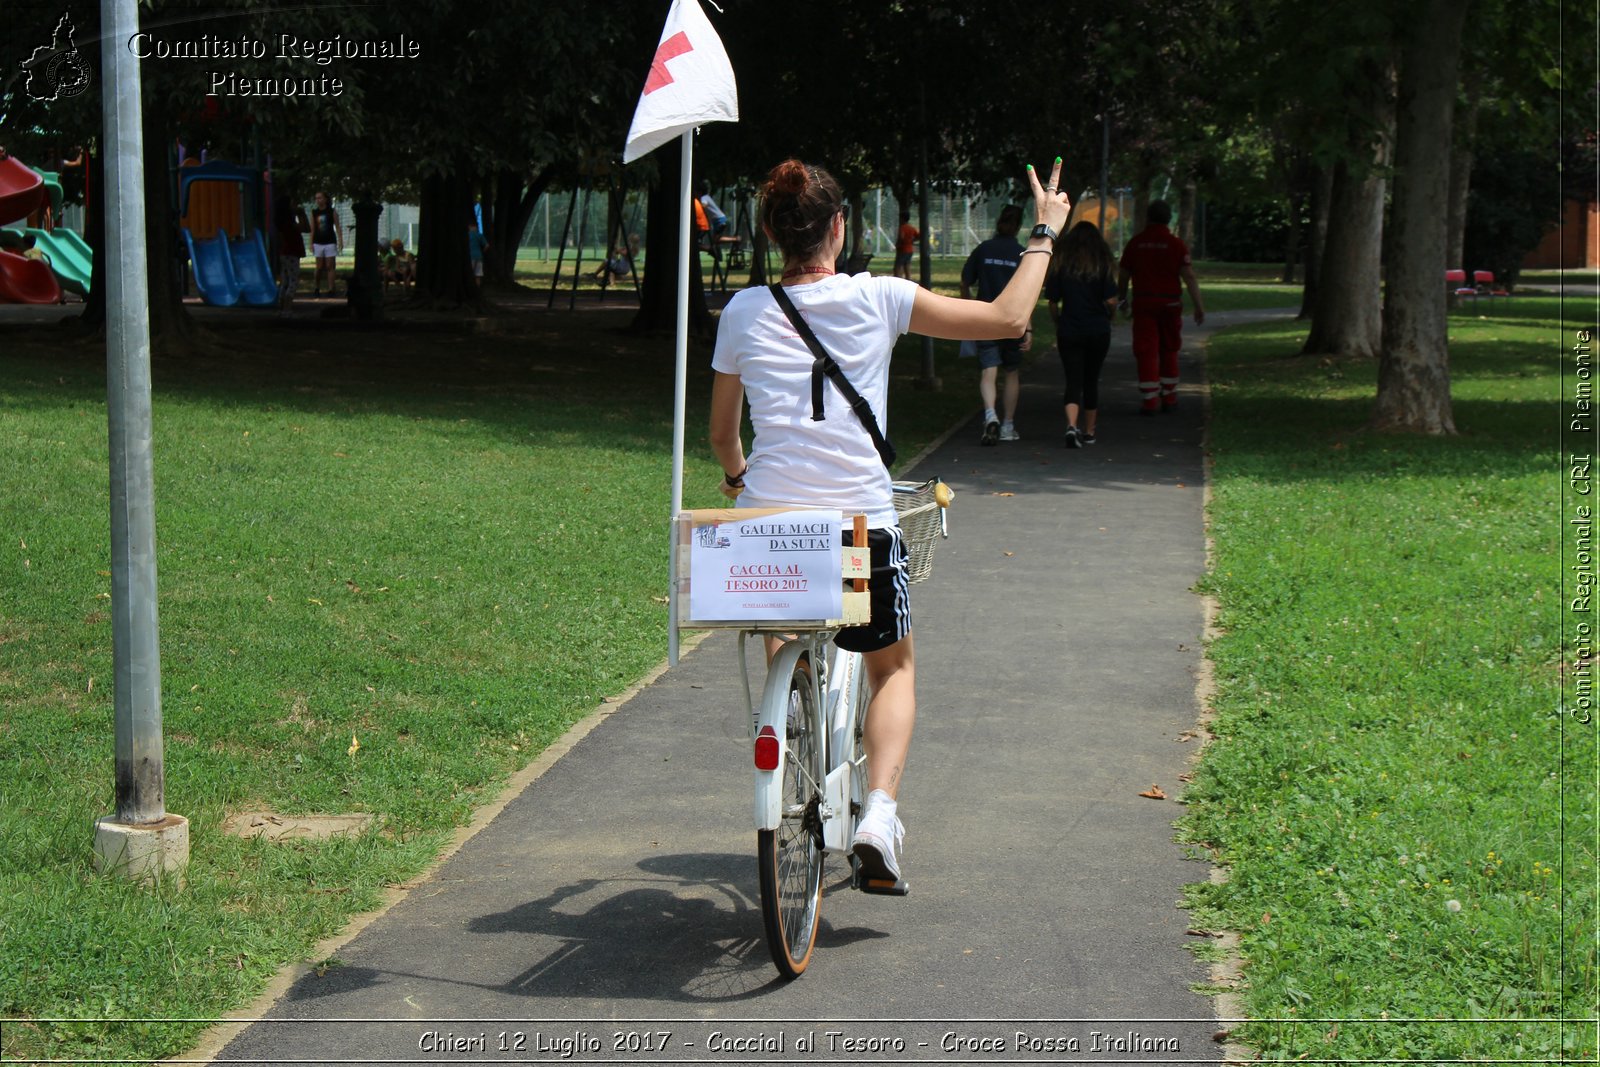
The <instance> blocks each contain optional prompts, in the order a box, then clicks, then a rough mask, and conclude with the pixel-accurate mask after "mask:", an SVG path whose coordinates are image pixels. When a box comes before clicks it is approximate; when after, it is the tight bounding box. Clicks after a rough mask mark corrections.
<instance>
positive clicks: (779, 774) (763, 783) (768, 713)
mask: <svg viewBox="0 0 1600 1067" xmlns="http://www.w3.org/2000/svg"><path fill="white" fill-rule="evenodd" d="M804 653H805V647H804V646H803V645H801V644H800V642H798V641H787V642H785V643H784V645H783V647H782V648H780V649H778V654H777V655H776V656H774V657H773V659H772V664H771V665H770V666H769V667H768V668H767V684H766V686H765V687H764V688H763V689H762V691H761V710H760V713H759V714H758V715H757V716H756V732H757V733H758V734H759V733H760V732H761V731H762V730H764V729H765V728H766V727H768V726H770V727H772V729H773V731H774V732H775V733H776V734H777V735H778V736H779V737H780V738H781V737H783V735H784V728H785V725H786V723H785V721H784V720H785V719H786V718H787V717H788V714H789V679H790V678H793V677H794V667H795V664H796V663H797V662H798V661H799V659H800V657H801V656H802V655H803V654H804ZM787 759H788V752H787V751H786V749H785V748H784V746H782V745H780V746H779V747H778V767H777V769H776V770H771V771H761V770H758V771H756V772H755V779H756V829H757V830H776V829H777V828H778V824H779V823H780V822H781V821H782V820H783V771H784V763H785V762H786V761H787Z"/></svg>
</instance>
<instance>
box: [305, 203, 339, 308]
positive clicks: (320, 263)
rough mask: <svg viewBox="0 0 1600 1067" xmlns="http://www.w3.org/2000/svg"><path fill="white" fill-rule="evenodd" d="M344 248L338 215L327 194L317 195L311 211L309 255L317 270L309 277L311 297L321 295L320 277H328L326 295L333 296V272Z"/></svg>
mask: <svg viewBox="0 0 1600 1067" xmlns="http://www.w3.org/2000/svg"><path fill="white" fill-rule="evenodd" d="M343 247H344V227H343V226H341V225H339V213H338V212H337V211H335V210H334V209H333V207H332V205H331V204H329V202H328V194H327V193H318V194H317V197H316V206H315V207H313V208H312V209H311V255H312V257H313V258H314V259H316V261H317V269H316V271H315V273H313V274H312V275H311V295H312V296H321V295H322V277H323V275H324V274H326V275H327V277H328V295H329V296H332V295H333V271H334V268H335V267H337V266H338V262H339V261H338V256H339V251H340V250H341V249H342V248H343Z"/></svg>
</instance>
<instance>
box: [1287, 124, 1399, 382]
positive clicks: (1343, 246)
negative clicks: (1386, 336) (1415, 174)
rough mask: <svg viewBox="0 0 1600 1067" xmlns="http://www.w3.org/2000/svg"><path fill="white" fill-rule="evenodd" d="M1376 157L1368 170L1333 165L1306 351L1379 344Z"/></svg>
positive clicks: (1380, 184) (1357, 351) (1347, 352)
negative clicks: (1328, 219)
mask: <svg viewBox="0 0 1600 1067" xmlns="http://www.w3.org/2000/svg"><path fill="white" fill-rule="evenodd" d="M1379 155H1380V159H1379V160H1377V161H1375V162H1374V164H1373V165H1372V169H1371V170H1369V171H1368V172H1367V173H1366V174H1364V175H1362V174H1358V173H1355V172H1354V171H1355V168H1354V167H1352V165H1351V164H1348V163H1344V162H1341V163H1339V164H1337V165H1336V166H1335V168H1334V177H1333V194H1332V197H1331V203H1330V204H1329V209H1328V212H1329V218H1330V219H1332V220H1337V221H1335V222H1333V223H1331V224H1330V225H1329V226H1328V235H1327V239H1326V242H1325V243H1324V245H1323V249H1322V262H1321V267H1320V270H1319V272H1318V276H1317V283H1316V303H1315V305H1314V306H1313V308H1312V313H1311V333H1310V334H1309V335H1308V336H1307V337H1306V343H1305V347H1304V348H1303V349H1302V350H1301V351H1303V352H1305V353H1307V354H1310V353H1319V354H1321V353H1326V354H1329V355H1338V356H1356V357H1362V358H1368V357H1373V356H1376V355H1377V354H1378V351H1379V349H1380V347H1381V346H1382V344H1383V317H1382V301H1383V284H1382V263H1383V191H1384V179H1383V176H1382V174H1381V172H1379V171H1378V170H1377V169H1376V167H1377V166H1378V165H1379V164H1380V163H1381V155H1382V151H1381V149H1380V150H1379Z"/></svg>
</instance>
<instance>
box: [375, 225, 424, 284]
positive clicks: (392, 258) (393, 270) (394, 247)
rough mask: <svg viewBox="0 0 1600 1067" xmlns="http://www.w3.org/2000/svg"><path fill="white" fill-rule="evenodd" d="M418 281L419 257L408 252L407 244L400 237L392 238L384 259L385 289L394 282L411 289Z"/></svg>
mask: <svg viewBox="0 0 1600 1067" xmlns="http://www.w3.org/2000/svg"><path fill="white" fill-rule="evenodd" d="M416 279H417V257H416V256H414V255H412V254H411V253H410V252H407V251H406V243H405V242H404V241H402V240H401V239H400V238H398V237H394V238H391V239H390V241H389V248H388V250H387V251H386V252H385V253H384V257H383V287H384V288H385V289H387V288H389V283H390V282H394V283H396V284H397V285H400V286H401V287H403V288H406V289H410V288H411V283H412V282H414V281H416Z"/></svg>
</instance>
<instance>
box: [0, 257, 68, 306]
mask: <svg viewBox="0 0 1600 1067" xmlns="http://www.w3.org/2000/svg"><path fill="white" fill-rule="evenodd" d="M0 303H12V304H59V303H61V286H59V285H57V284H56V276H55V275H54V274H51V273H50V267H49V265H48V264H47V263H45V262H44V261H43V260H39V259H29V258H27V257H26V256H19V255H17V254H16V253H14V252H0Z"/></svg>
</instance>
